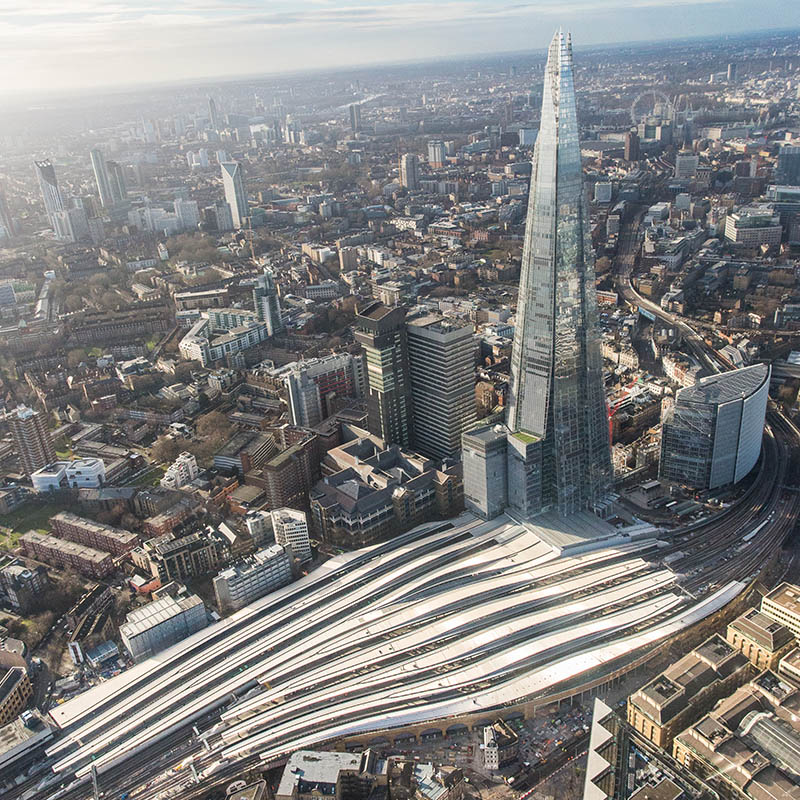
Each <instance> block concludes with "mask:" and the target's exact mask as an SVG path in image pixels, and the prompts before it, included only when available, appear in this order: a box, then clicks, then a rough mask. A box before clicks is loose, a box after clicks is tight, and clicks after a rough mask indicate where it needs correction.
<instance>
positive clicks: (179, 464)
mask: <svg viewBox="0 0 800 800" xmlns="http://www.w3.org/2000/svg"><path fill="white" fill-rule="evenodd" d="M199 474H200V468H199V467H198V466H197V459H196V458H195V457H194V455H193V454H192V453H189V452H187V451H184V452H183V453H181V454H180V455H179V456H178V457H177V458H176V459H175V460H174V461H173V462H172V463H171V464H170V465H169V467H167V471H166V472H165V473H164V477H162V478H161V481H160V484H161V486H163V487H164V488H165V489H180V488H181V487H183V486H186V484H188V483H191V482H192V481H193V480H194V479H195V478H196V477H197V476H198V475H199Z"/></svg>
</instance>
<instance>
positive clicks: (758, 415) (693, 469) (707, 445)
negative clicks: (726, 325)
mask: <svg viewBox="0 0 800 800" xmlns="http://www.w3.org/2000/svg"><path fill="white" fill-rule="evenodd" d="M769 377H770V367H769V366H768V365H766V364H755V365H753V366H751V367H743V368H742V369H736V370H732V371H730V372H723V373H721V374H720V375H712V376H710V377H708V378H701V379H700V380H699V381H698V382H697V383H696V384H695V385H694V386H689V387H687V388H685V389H680V390H679V391H678V393H677V394H676V395H675V403H674V405H673V406H672V408H670V409H669V410H668V411H667V413H666V414H665V416H664V421H663V425H662V428H661V463H660V465H659V475H660V476H661V477H662V478H663V479H664V480H667V481H670V482H673V483H677V484H681V485H684V486H690V487H692V488H693V489H716V488H717V487H719V486H725V485H727V484H730V483H736V482H737V481H740V480H741V479H742V478H744V477H745V475H747V474H748V473H749V472H750V470H751V469H753V467H754V466H755V463H756V461H757V460H758V456H759V453H760V452H761V438H762V435H763V433H764V417H765V414H766V411H767V397H768V393H769Z"/></svg>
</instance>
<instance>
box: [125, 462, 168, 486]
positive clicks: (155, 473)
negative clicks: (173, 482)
mask: <svg viewBox="0 0 800 800" xmlns="http://www.w3.org/2000/svg"><path fill="white" fill-rule="evenodd" d="M166 471H167V468H166V467H164V466H161V465H160V464H159V465H158V466H156V467H153V469H151V470H149V471H148V472H145V473H144V475H140V476H139V477H138V478H137V479H136V480H135V481H134V482H133V483H131V484H127V485H128V486H158V482H159V481H160V480H161V479H162V478H163V477H164V473H165V472H166Z"/></svg>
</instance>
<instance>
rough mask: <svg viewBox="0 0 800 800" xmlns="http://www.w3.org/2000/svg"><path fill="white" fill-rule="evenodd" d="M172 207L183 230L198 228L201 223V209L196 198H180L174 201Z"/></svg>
mask: <svg viewBox="0 0 800 800" xmlns="http://www.w3.org/2000/svg"><path fill="white" fill-rule="evenodd" d="M172 207H173V209H174V210H175V216H176V217H177V218H178V222H179V224H180V227H181V229H182V230H184V231H195V230H197V226H198V225H199V224H200V209H199V207H198V205H197V201H196V200H182V199H181V198H178V199H177V200H175V201H174V202H173V204H172Z"/></svg>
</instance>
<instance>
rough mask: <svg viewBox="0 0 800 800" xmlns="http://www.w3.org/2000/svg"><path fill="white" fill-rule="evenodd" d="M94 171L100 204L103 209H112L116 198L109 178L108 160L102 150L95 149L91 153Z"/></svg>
mask: <svg viewBox="0 0 800 800" xmlns="http://www.w3.org/2000/svg"><path fill="white" fill-rule="evenodd" d="M89 158H90V159H91V161H92V170H93V171H94V181H95V183H96V184H97V193H98V194H99V195H100V204H101V205H102V206H103V208H110V207H111V206H113V205H114V198H113V197H112V194H111V182H110V180H109V177H108V168H107V167H106V159H105V156H104V155H103V152H102V150H98V149H97V148H95V149H94V150H91V151H90V152H89Z"/></svg>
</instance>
